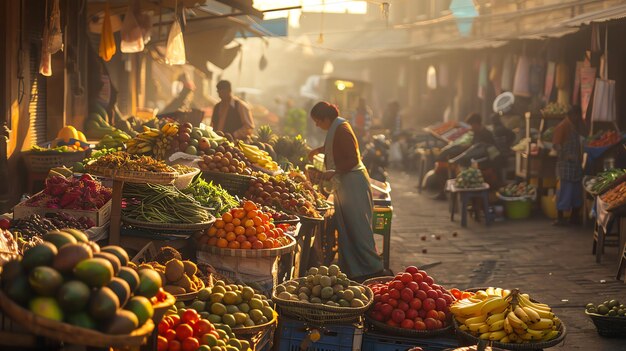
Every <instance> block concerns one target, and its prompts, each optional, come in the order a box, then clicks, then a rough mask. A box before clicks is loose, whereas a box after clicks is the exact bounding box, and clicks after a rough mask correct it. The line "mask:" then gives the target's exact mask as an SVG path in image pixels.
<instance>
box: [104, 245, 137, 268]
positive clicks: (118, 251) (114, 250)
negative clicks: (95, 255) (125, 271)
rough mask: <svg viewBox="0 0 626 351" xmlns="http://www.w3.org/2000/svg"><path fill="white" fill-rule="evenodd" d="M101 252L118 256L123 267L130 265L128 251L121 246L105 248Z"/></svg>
mask: <svg viewBox="0 0 626 351" xmlns="http://www.w3.org/2000/svg"><path fill="white" fill-rule="evenodd" d="M100 252H108V253H110V254H113V255H115V256H117V258H118V259H119V260H120V264H121V265H122V266H126V265H127V264H128V261H130V259H129V258H128V253H126V250H124V249H122V248H121V247H119V246H113V245H109V246H105V247H103V248H101V249H100Z"/></svg>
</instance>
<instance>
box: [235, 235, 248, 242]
mask: <svg viewBox="0 0 626 351" xmlns="http://www.w3.org/2000/svg"><path fill="white" fill-rule="evenodd" d="M235 240H237V241H239V242H240V243H242V242H244V241H246V240H248V238H246V236H245V235H237V238H235Z"/></svg>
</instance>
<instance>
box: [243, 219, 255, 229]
mask: <svg viewBox="0 0 626 351" xmlns="http://www.w3.org/2000/svg"><path fill="white" fill-rule="evenodd" d="M243 226H244V227H246V228H250V227H254V221H253V220H251V219H246V220H245V221H244V222H243Z"/></svg>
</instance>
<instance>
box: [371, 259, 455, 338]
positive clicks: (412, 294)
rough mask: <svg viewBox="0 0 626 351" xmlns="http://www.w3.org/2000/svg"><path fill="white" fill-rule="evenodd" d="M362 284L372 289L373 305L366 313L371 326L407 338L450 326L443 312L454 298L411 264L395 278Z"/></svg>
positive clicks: (432, 332) (424, 334) (439, 331)
mask: <svg viewBox="0 0 626 351" xmlns="http://www.w3.org/2000/svg"><path fill="white" fill-rule="evenodd" d="M363 284H365V285H367V286H369V287H370V288H371V289H372V291H373V292H374V302H375V304H374V308H373V309H372V311H370V312H368V313H367V314H366V315H365V317H366V320H367V322H368V323H369V324H370V325H372V326H373V327H374V329H379V330H380V331H382V332H384V333H392V334H394V335H399V336H407V337H430V336H436V335H441V334H445V333H448V332H449V331H450V330H451V329H452V323H451V322H450V314H449V312H446V311H447V310H448V308H449V306H450V304H452V303H453V302H454V297H453V296H452V294H451V293H450V292H448V291H447V290H446V289H444V288H443V287H441V286H440V285H438V284H435V282H434V280H433V278H432V277H430V276H429V275H428V274H427V273H426V272H425V271H422V270H419V269H417V267H414V266H410V267H407V268H406V269H405V271H404V272H400V273H398V274H397V275H396V276H395V277H380V278H372V279H369V280H366V281H365V282H364V283H363Z"/></svg>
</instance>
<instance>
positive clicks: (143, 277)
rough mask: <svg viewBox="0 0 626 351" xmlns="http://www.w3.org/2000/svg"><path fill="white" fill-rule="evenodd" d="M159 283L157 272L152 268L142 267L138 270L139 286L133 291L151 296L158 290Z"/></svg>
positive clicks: (159, 277)
mask: <svg viewBox="0 0 626 351" xmlns="http://www.w3.org/2000/svg"><path fill="white" fill-rule="evenodd" d="M161 284H162V281H161V276H160V275H159V273H157V272H156V271H154V270H152V269H142V270H141V271H139V286H138V287H137V290H136V291H135V293H136V295H140V296H145V297H147V298H152V297H153V296H155V295H156V294H157V292H159V288H160V287H161Z"/></svg>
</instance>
